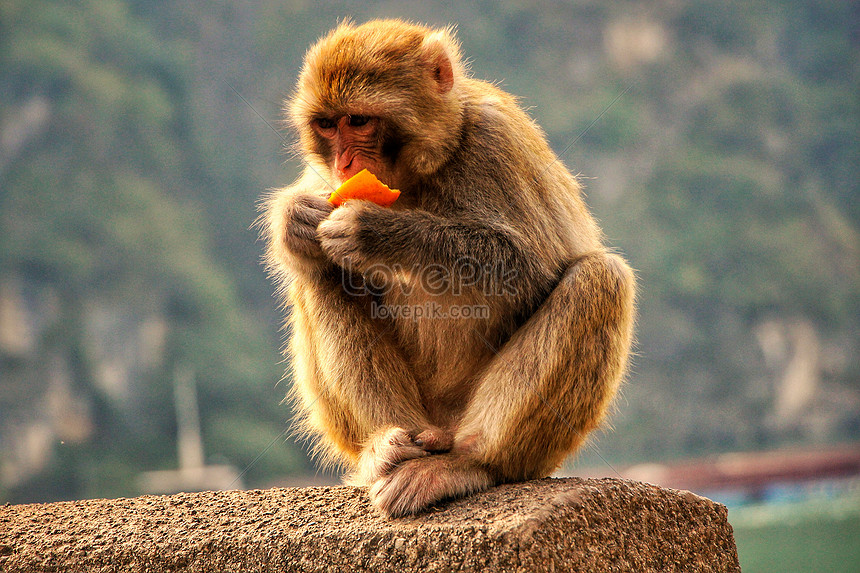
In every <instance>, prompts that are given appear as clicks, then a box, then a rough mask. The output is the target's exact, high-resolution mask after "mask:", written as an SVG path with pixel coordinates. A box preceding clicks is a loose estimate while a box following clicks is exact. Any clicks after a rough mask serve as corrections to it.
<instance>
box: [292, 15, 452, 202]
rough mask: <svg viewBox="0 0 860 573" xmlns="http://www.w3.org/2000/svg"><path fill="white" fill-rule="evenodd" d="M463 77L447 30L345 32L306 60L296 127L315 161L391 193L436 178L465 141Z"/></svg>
mask: <svg viewBox="0 0 860 573" xmlns="http://www.w3.org/2000/svg"><path fill="white" fill-rule="evenodd" d="M463 77H464V68H463V64H462V62H461V60H460V49H459V45H458V44H457V41H456V40H455V39H454V37H453V33H452V30H450V29H431V28H427V27H424V26H418V25H413V24H407V23H405V22H402V21H399V20H381V21H373V22H368V23H367V24H364V25H361V26H355V25H354V24H352V23H351V22H346V23H344V24H341V25H340V26H339V27H338V28H336V29H335V30H334V31H332V32H331V33H329V34H328V35H327V36H325V37H324V38H322V39H321V40H320V41H319V42H317V43H316V44H315V45H314V46H312V47H311V49H310V50H308V53H307V55H306V56H305V63H304V67H303V69H302V72H301V75H300V76H299V81H298V86H297V89H296V92H295V95H294V96H293V98H292V100H291V101H290V103H289V110H288V111H289V118H290V120H291V121H292V123H293V125H294V126H295V128H296V129H297V130H298V132H299V135H300V138H301V139H300V142H301V146H302V148H303V150H304V151H305V153H306V154H307V155H308V159H309V160H310V161H312V162H313V163H315V164H316V165H317V166H320V167H323V166H324V167H325V168H327V169H328V170H329V171H330V173H331V175H332V176H333V177H334V178H336V179H337V180H338V181H343V180H345V179H347V178H349V177H351V176H353V175H354V174H356V173H358V172H359V171H361V170H362V169H365V168H367V169H368V170H370V171H371V172H372V173H374V174H376V175H377V176H378V177H379V178H380V179H381V180H382V181H383V182H384V183H386V184H388V185H390V186H392V187H402V186H406V185H408V183H409V181H410V180H411V179H412V178H413V177H414V176H416V175H417V176H423V175H429V174H432V173H434V172H435V171H437V170H438V169H439V168H440V167H441V166H442V165H443V164H444V163H445V162H446V161H447V160H448V158H449V157H450V156H451V153H452V152H453V150H454V149H455V148H456V146H457V144H458V140H459V137H460V135H459V134H460V126H461V125H462V122H463V118H462V116H463V105H462V102H461V96H460V89H459V87H460V82H461V81H462V79H463Z"/></svg>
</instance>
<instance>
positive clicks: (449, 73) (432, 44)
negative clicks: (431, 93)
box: [421, 29, 460, 94]
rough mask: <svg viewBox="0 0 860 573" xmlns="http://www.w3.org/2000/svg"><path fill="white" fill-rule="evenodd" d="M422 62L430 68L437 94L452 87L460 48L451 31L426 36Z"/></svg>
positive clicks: (423, 44)
mask: <svg viewBox="0 0 860 573" xmlns="http://www.w3.org/2000/svg"><path fill="white" fill-rule="evenodd" d="M421 48H422V52H423V56H424V61H425V62H426V64H427V65H428V66H429V67H430V71H431V73H432V74H433V80H434V81H435V82H436V88H437V89H438V90H439V93H442V94H445V93H448V92H449V91H451V89H452V88H453V87H454V75H455V71H454V68H455V66H457V65H459V61H460V46H458V45H457V41H456V40H454V38H453V36H452V34H451V30H450V29H446V30H439V31H436V32H433V33H430V34H428V35H427V36H426V37H425V38H424V42H423V43H422V46H421Z"/></svg>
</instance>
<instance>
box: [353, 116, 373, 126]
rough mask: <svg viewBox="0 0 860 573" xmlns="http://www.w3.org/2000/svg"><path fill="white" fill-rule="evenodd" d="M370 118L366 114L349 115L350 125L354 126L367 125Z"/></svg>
mask: <svg viewBox="0 0 860 573" xmlns="http://www.w3.org/2000/svg"><path fill="white" fill-rule="evenodd" d="M368 121H370V118H369V117H368V116H366V115H351V116H349V125H350V126H352V127H361V126H362V125H366V124H367V122H368Z"/></svg>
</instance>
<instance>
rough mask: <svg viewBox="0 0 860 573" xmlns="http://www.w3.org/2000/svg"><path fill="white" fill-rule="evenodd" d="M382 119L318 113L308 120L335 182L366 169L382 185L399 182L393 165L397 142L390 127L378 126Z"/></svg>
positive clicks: (397, 183) (398, 183) (381, 123)
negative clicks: (387, 128)
mask: <svg viewBox="0 0 860 573" xmlns="http://www.w3.org/2000/svg"><path fill="white" fill-rule="evenodd" d="M384 123H385V120H384V119H382V118H379V117H373V116H368V115H359V114H344V115H339V116H322V117H316V118H314V119H313V120H312V121H311V128H312V129H313V131H314V133H315V134H316V136H317V137H318V148H319V149H320V150H321V151H322V153H321V155H322V156H323V157H324V158H325V161H326V163H327V164H328V166H329V168H330V169H331V171H332V174H333V175H334V177H335V178H336V179H337V182H338V183H342V182H343V181H346V180H347V179H349V178H350V177H352V176H353V175H355V174H356V173H358V172H359V171H361V170H362V169H367V170H368V171H370V172H371V173H373V174H374V175H376V176H377V177H378V178H379V179H380V180H381V181H382V182H383V183H385V184H386V185H389V186H391V187H397V186H398V185H400V183H401V179H402V178H401V177H400V176H399V174H398V172H397V169H396V163H397V162H396V155H397V150H398V149H399V145H397V144H396V137H394V136H393V135H392V134H391V130H384V129H382V127H383V125H384Z"/></svg>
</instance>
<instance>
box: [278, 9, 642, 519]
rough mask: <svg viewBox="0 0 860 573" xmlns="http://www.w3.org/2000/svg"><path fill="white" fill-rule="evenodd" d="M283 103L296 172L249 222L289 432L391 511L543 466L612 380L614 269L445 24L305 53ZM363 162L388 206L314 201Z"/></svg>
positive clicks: (533, 474)
mask: <svg viewBox="0 0 860 573" xmlns="http://www.w3.org/2000/svg"><path fill="white" fill-rule="evenodd" d="M288 110H289V118H290V119H291V122H292V124H293V126H294V127H295V128H296V129H297V130H298V133H299V135H300V138H301V139H300V145H301V148H302V150H303V153H304V157H305V159H306V161H307V169H306V170H305V173H304V174H303V175H302V176H301V177H300V178H299V180H298V181H297V182H296V183H294V184H293V185H292V186H290V187H287V188H284V189H280V190H277V191H275V192H274V193H273V194H272V195H271V196H270V197H268V199H267V200H266V202H265V205H264V209H265V213H264V215H263V217H262V224H263V227H264V233H265V235H266V237H267V240H268V250H267V262H268V266H269V269H270V271H271V273H272V275H273V277H274V279H275V281H276V282H277V285H278V287H279V293H280V295H281V296H282V297H283V302H284V303H285V305H287V306H289V307H290V310H291V311H290V318H289V327H290V332H291V345H290V348H289V352H290V355H291V356H292V368H293V393H294V398H295V400H296V402H297V404H298V406H299V409H300V410H301V411H302V412H303V413H304V418H303V428H304V429H305V430H306V431H308V432H309V433H311V434H313V435H319V436H320V437H321V442H320V448H321V450H322V451H323V452H324V455H325V456H326V457H327V458H328V459H329V460H330V461H334V462H337V463H340V464H343V465H345V466H346V467H348V468H349V469H350V471H351V474H350V478H349V479H350V480H351V482H352V483H356V484H361V485H368V486H370V496H371V500H372V502H373V503H374V504H375V505H376V506H377V507H378V508H379V509H380V510H382V512H383V513H385V514H386V515H389V516H400V515H405V514H410V513H415V512H417V511H420V510H421V509H423V508H425V507H427V506H428V505H430V504H432V503H434V502H436V501H438V500H441V499H443V498H448V497H454V496H461V495H466V494H469V493H471V492H475V491H479V490H482V489H485V488H487V487H489V486H491V485H493V484H497V483H501V482H506V481H516V480H525V479H530V478H537V477H542V476H546V475H548V474H549V473H551V472H552V471H553V470H554V469H555V468H556V467H558V465H559V464H560V463H561V462H562V460H563V459H564V458H565V457H566V456H567V455H568V454H569V453H571V452H573V451H574V450H576V449H577V448H578V447H579V446H580V445H581V444H582V443H583V441H584V439H585V436H586V434H588V433H589V432H590V431H591V430H593V429H594V428H595V427H597V425H598V424H599V423H600V421H601V419H602V418H603V417H604V415H605V413H606V411H607V407H608V406H609V404H610V401H611V400H612V398H613V396H614V395H615V393H616V390H617V388H618V386H619V383H620V381H621V379H622V377H623V375H624V372H625V367H626V363H627V359H628V353H629V350H630V344H631V337H632V330H633V321H634V277H633V274H632V272H631V271H630V269H629V267H628V266H627V264H626V263H625V262H624V261H623V260H622V259H621V258H620V257H619V256H617V255H615V254H612V253H610V252H608V250H607V248H606V247H604V246H603V244H602V243H601V234H600V230H599V229H598V227H597V224H596V223H595V221H594V219H593V218H592V216H591V215H590V214H589V212H588V210H587V209H586V207H585V205H584V203H583V201H582V198H581V192H580V186H579V184H578V183H577V181H576V179H575V178H574V177H573V176H572V175H571V174H570V173H569V172H568V171H567V170H566V169H565V167H564V166H563V165H562V164H561V162H559V161H558V159H557V158H556V156H555V155H554V154H553V152H552V151H551V150H550V148H549V146H548V144H547V142H546V139H545V137H544V135H543V132H542V131H541V130H540V128H539V127H538V126H537V125H536V124H535V123H534V122H533V121H532V120H531V119H530V118H529V117H528V116H527V115H526V114H525V113H524V112H523V111H522V110H521V109H520V107H519V106H518V104H517V102H516V100H515V99H514V98H513V97H512V96H510V95H508V94H506V93H504V92H503V91H501V90H499V89H498V88H496V87H495V86H493V85H490V84H488V83H486V82H483V81H479V80H476V79H473V78H471V77H469V75H468V74H467V72H466V70H465V68H464V65H463V64H462V62H461V59H460V53H459V46H458V44H457V42H456V40H455V39H454V37H453V34H452V32H451V31H450V30H437V29H430V28H426V27H422V26H417V25H412V24H407V23H404V22H400V21H392V20H383V21H373V22H369V23H367V24H364V25H361V26H356V25H354V24H352V23H345V24H342V25H340V26H339V27H338V28H337V29H335V30H334V31H332V32H331V33H330V34H329V35H328V36H326V37H324V38H323V39H321V40H320V41H319V42H318V43H317V44H316V45H314V46H313V47H312V48H311V49H310V50H309V52H308V54H307V56H306V59H305V65H304V68H303V70H302V72H301V75H300V78H299V82H298V87H297V90H296V93H295V95H294V97H293V98H292V99H291V101H290V102H289V107H288ZM362 167H367V168H369V169H370V171H371V172H373V173H375V174H377V175H378V176H379V178H380V179H382V181H383V182H385V183H387V184H388V185H389V186H391V187H393V188H399V189H400V190H401V191H402V194H401V196H400V199H398V201H397V202H396V203H395V204H394V205H393V206H392V207H390V208H382V207H379V206H377V205H374V204H371V203H369V202H367V201H357V200H353V201H350V202H348V203H347V204H346V205H344V206H343V207H340V208H338V209H332V207H331V206H330V205H329V204H328V203H327V202H326V201H325V198H326V197H327V196H328V195H329V194H330V193H331V191H332V189H333V188H334V187H336V186H337V185H338V184H339V183H340V181H342V180H343V179H345V178H346V177H347V176H349V175H351V174H353V173H354V172H356V171H357V170H358V169H359V168H362ZM380 305H384V307H383V306H380ZM433 305H435V306H433ZM431 307H432V308H435V309H436V310H437V311H439V312H438V313H437V314H436V315H434V316H415V314H416V311H415V309H420V308H423V309H425V310H427V309H428V308H431ZM467 307H468V308H472V309H475V308H477V309H479V310H477V311H473V316H472V317H467V318H461V317H460V318H458V317H455V315H454V313H455V311H457V312H459V314H463V309H464V308H467ZM380 308H385V309H388V310H389V311H391V310H392V309H393V310H394V311H397V310H398V309H400V310H401V311H402V310H403V309H404V308H408V309H411V310H412V313H413V314H412V316H403V315H397V314H396V313H394V312H388V315H387V316H382V315H380V314H379V313H378V312H377V311H379V309H380ZM480 309H483V310H480ZM446 312H448V313H449V314H448V315H445V313H446ZM481 313H483V314H481Z"/></svg>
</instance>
